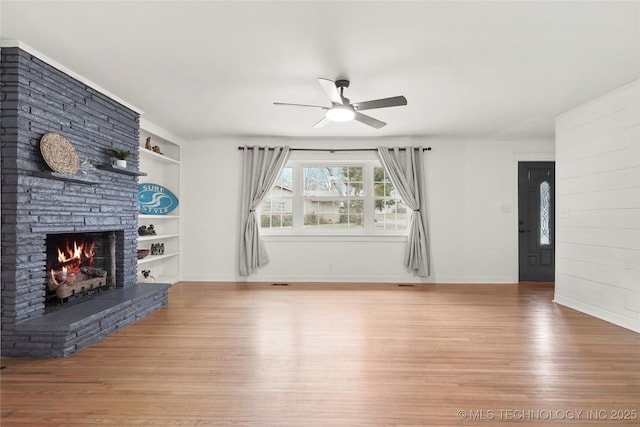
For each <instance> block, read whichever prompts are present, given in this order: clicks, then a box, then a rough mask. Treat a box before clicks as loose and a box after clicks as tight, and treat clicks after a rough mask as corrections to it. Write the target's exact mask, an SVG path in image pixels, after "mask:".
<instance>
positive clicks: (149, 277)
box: [141, 270, 156, 283]
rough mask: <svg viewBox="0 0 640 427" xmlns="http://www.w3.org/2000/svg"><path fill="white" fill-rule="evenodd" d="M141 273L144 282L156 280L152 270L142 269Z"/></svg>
mask: <svg viewBox="0 0 640 427" xmlns="http://www.w3.org/2000/svg"><path fill="white" fill-rule="evenodd" d="M141 273H142V282H143V283H153V282H155V281H156V278H155V277H153V276H152V275H151V270H142V271H141Z"/></svg>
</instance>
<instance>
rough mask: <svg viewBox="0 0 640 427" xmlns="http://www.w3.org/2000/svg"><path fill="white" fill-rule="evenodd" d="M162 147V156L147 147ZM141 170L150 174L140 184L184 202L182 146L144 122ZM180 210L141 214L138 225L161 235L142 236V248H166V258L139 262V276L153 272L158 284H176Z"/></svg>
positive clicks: (140, 156)
mask: <svg viewBox="0 0 640 427" xmlns="http://www.w3.org/2000/svg"><path fill="white" fill-rule="evenodd" d="M148 138H149V142H150V144H151V146H152V147H153V146H156V145H157V146H158V147H159V149H160V152H161V153H162V154H160V153H157V152H154V151H153V150H150V149H149V148H147V139H148ZM138 152H139V158H140V169H141V170H144V171H145V172H146V173H147V176H146V178H145V179H144V181H142V180H141V181H139V182H140V183H153V184H157V185H161V186H163V187H165V188H167V189H169V191H171V192H172V193H173V194H175V196H176V197H177V198H178V200H180V143H179V142H178V141H177V138H176V137H175V136H174V135H172V134H171V133H169V132H167V131H166V130H163V129H161V128H159V127H157V126H155V125H153V124H151V123H148V122H146V121H145V120H143V119H141V121H140V141H139V150H138ZM179 209H180V207H179V206H178V208H177V209H176V210H174V211H173V212H170V213H169V214H168V215H148V214H143V213H141V212H140V213H139V214H138V226H139V227H140V226H142V225H146V226H149V225H150V224H154V227H155V231H156V232H157V233H158V234H152V235H144V236H138V249H149V248H150V247H151V246H153V245H155V244H156V243H160V244H161V246H162V247H163V248H164V253H163V254H162V255H151V254H149V255H147V256H146V257H144V258H142V259H139V260H138V274H139V275H140V274H141V270H150V271H151V273H150V274H151V276H154V277H155V279H156V282H162V283H174V282H176V281H177V280H179V278H180V210H179Z"/></svg>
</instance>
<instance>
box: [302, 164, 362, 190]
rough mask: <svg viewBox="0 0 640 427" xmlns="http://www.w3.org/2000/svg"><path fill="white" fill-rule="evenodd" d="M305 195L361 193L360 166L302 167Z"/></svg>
mask: <svg viewBox="0 0 640 427" xmlns="http://www.w3.org/2000/svg"><path fill="white" fill-rule="evenodd" d="M303 177H304V194H305V196H327V197H335V196H343V197H344V196H356V197H361V196H362V195H363V190H362V167H360V166H358V167H352V166H351V167H331V166H323V167H309V168H303Z"/></svg>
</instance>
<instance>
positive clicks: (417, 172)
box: [378, 147, 430, 277]
mask: <svg viewBox="0 0 640 427" xmlns="http://www.w3.org/2000/svg"><path fill="white" fill-rule="evenodd" d="M378 157H379V159H380V163H382V166H383V167H384V170H385V172H386V173H387V175H388V176H389V180H390V181H391V183H392V184H393V186H394V188H395V189H396V190H398V193H400V197H402V200H403V201H404V202H405V204H406V205H407V206H408V207H409V208H410V209H411V210H413V213H412V214H411V218H410V223H409V240H408V241H407V249H406V251H405V257H404V265H405V266H406V267H407V268H409V269H410V270H413V271H414V272H415V274H416V275H417V276H421V277H427V276H429V274H430V266H429V236H428V230H429V229H428V226H427V203H426V201H427V198H426V196H425V194H426V192H425V186H426V183H425V167H424V156H423V153H422V147H378Z"/></svg>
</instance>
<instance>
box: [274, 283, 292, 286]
mask: <svg viewBox="0 0 640 427" xmlns="http://www.w3.org/2000/svg"><path fill="white" fill-rule="evenodd" d="M271 286H289V284H288V283H273V284H272V285H271Z"/></svg>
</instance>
